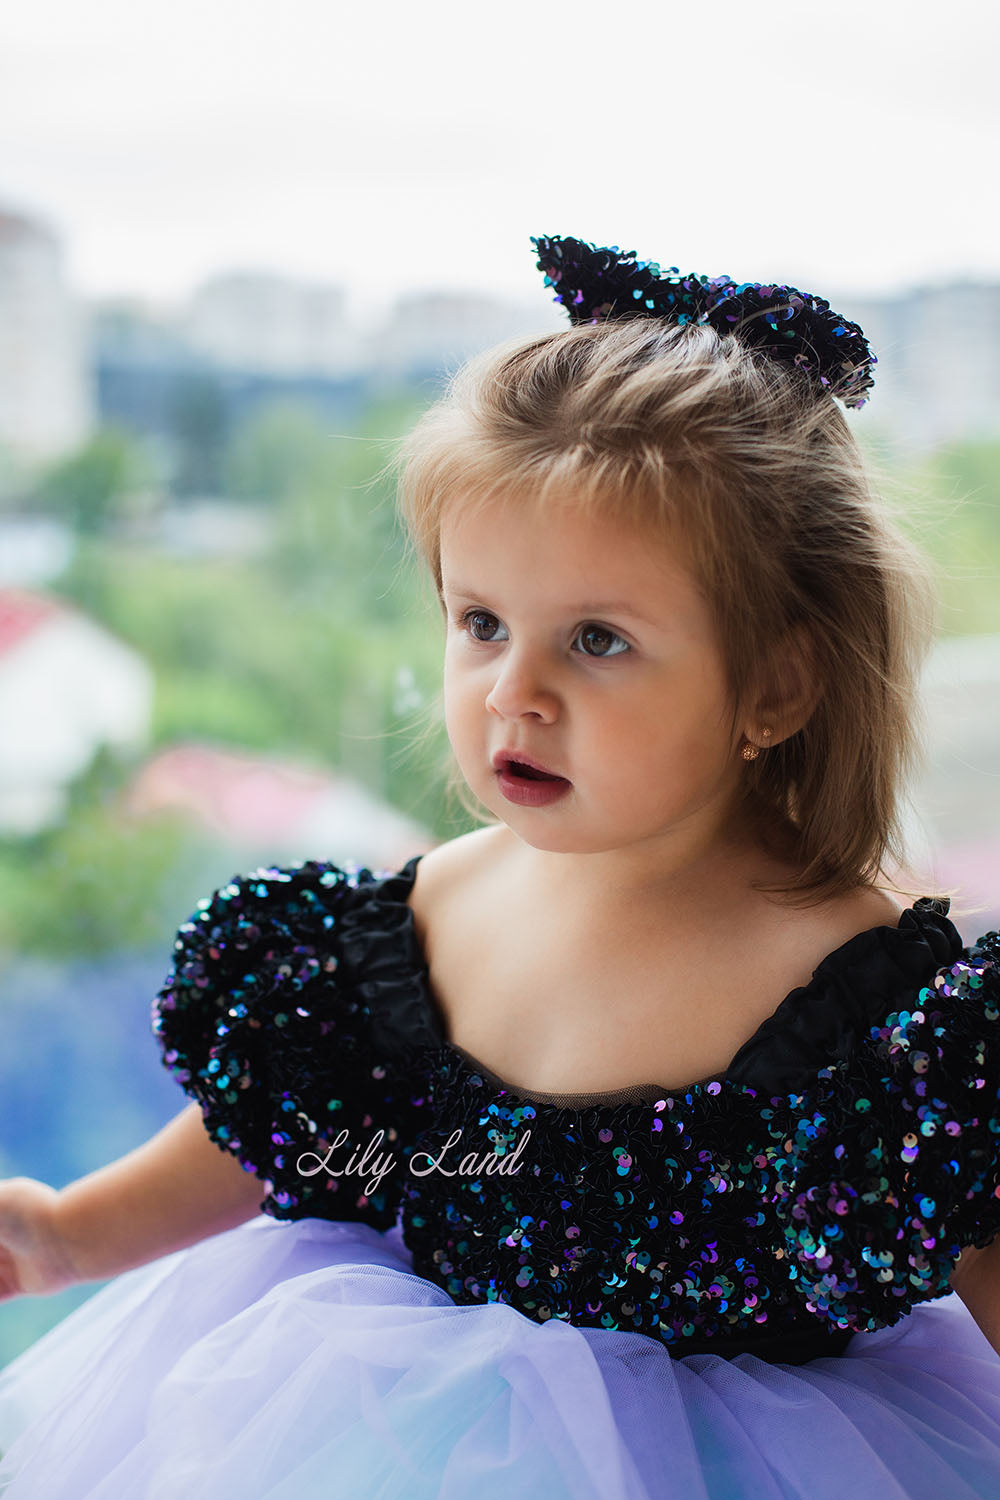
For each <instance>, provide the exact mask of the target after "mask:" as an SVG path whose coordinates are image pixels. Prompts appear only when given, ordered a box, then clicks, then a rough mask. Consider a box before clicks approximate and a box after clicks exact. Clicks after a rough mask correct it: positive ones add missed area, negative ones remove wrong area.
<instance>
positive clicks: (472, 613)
mask: <svg viewBox="0 0 1000 1500" xmlns="http://www.w3.org/2000/svg"><path fill="white" fill-rule="evenodd" d="M483 620H485V621H486V622H487V623H486V626H485V628H486V630H487V631H488V630H489V629H490V622H491V621H492V623H493V625H494V626H496V625H499V624H500V622H499V621H498V620H497V617H496V615H491V614H490V613H489V612H488V610H485V609H469V610H466V612H465V614H464V615H463V616H462V625H463V626H466V627H467V628H468V630H469V634H470V635H471V636H472V639H473V640H474V641H482V642H484V643H489V644H492V643H493V642H494V641H496V640H497V636H495V635H480V634H479V630H478V627H477V625H476V623H475V622H477V621H483ZM500 628H501V630H502V629H503V626H502V625H501V626H500ZM581 637H583V638H585V639H586V640H589V641H590V643H591V644H592V645H593V644H594V643H595V642H596V644H597V646H598V648H600V646H601V645H602V643H605V642H612V641H617V642H618V649H616V650H601V649H598V650H596V651H593V650H590V649H589V648H587V649H585V650H584V652H583V655H584V656H591V657H593V658H594V659H595V660H597V661H602V660H603V659H604V658H605V657H608V656H622V655H623V654H624V653H625V652H627V651H631V649H632V647H631V646H630V645H629V643H628V641H625V640H623V639H622V637H621V636H620V635H616V634H615V632H614V631H613V630H606V629H605V628H604V626H603V625H590V624H588V625H581V626H580V629H579V630H578V631H577V634H576V639H577V640H580V639H581Z"/></svg>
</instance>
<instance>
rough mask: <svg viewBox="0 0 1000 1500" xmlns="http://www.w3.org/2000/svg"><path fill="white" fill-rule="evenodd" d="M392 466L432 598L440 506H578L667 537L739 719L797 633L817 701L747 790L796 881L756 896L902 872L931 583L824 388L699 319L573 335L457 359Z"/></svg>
mask: <svg viewBox="0 0 1000 1500" xmlns="http://www.w3.org/2000/svg"><path fill="white" fill-rule="evenodd" d="M396 466H397V468H398V471H399V483H398V497H399V507H400V513H401V516H402V519H403V522H404V524H405V526H406V529H407V531H408V534H409V539H410V544H411V547H412V548H413V549H414V550H415V552H416V553H417V554H418V555H419V557H420V558H421V559H422V560H423V562H424V564H426V566H427V568H428V569H429V571H430V573H431V576H432V577H433V579H434V582H435V585H436V588H437V590H438V595H439V598H440V590H441V551H440V532H441V520H442V516H443V514H444V512H445V510H446V509H447V508H448V507H449V506H453V505H460V506H463V507H465V506H469V505H475V504H477V503H480V502H483V501H487V500H493V499H497V498H502V499H504V500H506V501H507V502H508V503H511V504H515V505H527V504H531V505H533V506H535V507H538V508H539V509H540V510H541V511H544V508H545V506H546V504H547V503H549V502H550V501H551V500H555V499H563V498H564V497H565V496H566V495H567V494H571V495H572V498H573V502H574V504H576V505H579V506H580V507H592V508H594V509H595V510H596V511H597V512H599V513H603V514H611V515H620V516H622V517H626V518H628V519H630V520H631V519H634V520H638V521H641V522H643V523H645V524H647V525H652V526H653V527H655V528H657V529H662V531H663V533H664V535H665V536H666V535H667V533H670V534H671V535H672V536H673V537H674V538H675V539H677V538H678V537H679V538H680V539H681V540H682V542H683V544H684V547H685V551H686V554H687V560H688V562H689V565H690V566H691V568H692V571H693V573H694V576H695V578H696V580H697V582H698V584H699V586H700V588H701V590H702V592H703V594H704V596H705V598H706V599H707V601H708V602H709V605H710V607H711V609H712V611H713V614H714V619H715V622H716V626H717V632H718V639H719V642H720V647H721V650H722V653H723V657H724V661H725V665H726V671H727V675H728V680H729V684H730V689H731V691H732V695H733V701H734V703H735V702H737V701H738V700H739V698H740V691H739V689H740V685H746V684H749V683H759V682H762V681H764V680H765V679H766V676H767V673H768V668H769V664H770V662H771V659H772V656H773V652H774V647H775V644H776V643H777V642H778V641H779V640H781V639H782V637H783V636H785V634H786V632H788V631H789V630H797V631H799V632H800V633H801V635H803V636H804V639H805V643H806V645H807V648H808V650H807V654H808V657H809V668H810V671H811V672H812V673H813V674H814V680H815V681H816V682H818V684H819V686H820V694H819V698H818V702H817V703H816V706H815V708H814V709H813V712H812V714H811V716H810V717H809V719H808V721H807V722H806V724H805V725H804V726H803V727H802V728H801V729H799V730H798V731H797V732H796V733H794V734H792V735H790V736H789V737H788V738H787V739H785V740H783V741H782V742H781V743H779V744H777V745H775V746H773V748H768V749H766V750H764V751H762V753H761V754H760V755H759V756H758V758H757V759H756V760H753V761H750V762H747V763H746V769H745V787H744V796H745V805H746V808H747V811H748V813H749V815H750V817H751V818H752V820H753V822H754V825H755V827H756V828H757V830H758V831H759V835H760V838H761V841H762V842H763V843H765V844H766V843H767V831H768V829H770V828H774V827H782V828H786V829H787V828H789V827H790V828H791V829H792V830H794V841H795V848H794V864H795V866H796V868H797V869H798V870H799V874H798V875H797V876H796V877H795V878H794V879H793V880H792V881H791V882H787V883H783V884H779V883H775V884H772V885H769V886H765V885H761V886H760V887H759V888H760V889H766V890H771V891H774V892H776V893H781V894H784V895H787V896H789V897H797V898H804V900H805V901H807V902H808V901H809V899H810V898H811V899H813V900H815V901H816V902H818V901H820V900H823V899H825V898H826V897H830V896H834V895H836V894H839V893H842V892H847V891H851V890H854V889H856V888H858V887H861V886H874V885H875V884H876V883H880V881H881V880H884V871H885V865H886V862H887V860H892V861H894V862H895V863H896V864H897V865H898V866H900V867H904V866H905V858H906V856H905V851H904V848H903V830H902V824H901V814H900V808H899V799H900V790H901V786H902V785H903V784H904V783H905V781H906V780H907V779H908V778H909V776H910V774H911V773H912V771H913V770H914V768H915V766H916V763H917V756H918V753H919V734H918V723H919V709H920V701H919V672H920V667H921V665H922V662H923V659H924V656H925V654H926V652H927V650H928V648H929V646H930V644H931V641H932V638H933V626H934V589H933V584H932V576H931V574H930V572H929V569H928V567H927V564H926V563H925V561H924V559H923V557H922V556H921V554H920V552H919V551H918V549H917V548H916V547H915V546H914V545H913V544H912V543H911V542H910V541H909V539H908V538H907V537H906V535H905V533H904V532H903V531H901V530H900V528H899V527H898V525H897V524H896V523H895V521H894V520H893V518H892V516H891V514H890V512H889V510H888V508H887V506H886V504H885V502H884V501H883V500H881V499H880V498H879V497H878V496H877V495H876V494H875V493H874V491H873V486H872V483H871V481H870V479H869V475H868V472H867V469H866V465H865V461H864V458H863V455H862V453H861V451H860V449H859V448H858V445H857V443H856V441H855V439H854V436H853V434H852V432H851V430H850V428H849V426H848V424H847V421H846V419H845V417H844V414H843V412H842V411H841V409H840V407H839V406H838V405H837V404H836V402H835V401H834V400H833V398H832V397H831V396H830V395H829V394H827V393H825V392H823V391H822V390H818V389H817V388H816V387H814V386H813V385H812V384H811V383H810V382H809V381H808V380H807V379H806V378H805V377H804V376H803V375H802V374H801V373H799V372H798V371H796V370H794V369H791V368H789V367H787V366H784V365H781V364H779V363H778V362H776V361H775V360H773V359H770V358H768V356H766V355H765V354H763V353H761V352H760V351H752V350H749V349H747V348H746V346H744V345H743V344H741V343H740V342H739V340H738V339H736V338H733V337H731V336H725V335H720V334H718V333H716V332H715V331H714V330H713V329H711V328H709V327H706V326H703V325H688V326H685V327H680V326H678V325H676V324H669V323H666V322H665V321H663V320H662V319H657V318H633V319H628V320H618V321H613V320H611V321H605V322H602V323H597V324H584V325H581V326H579V327H571V328H568V329H565V330H562V331H559V332H555V333H551V334H546V335H544V336H541V337H531V338H521V339H515V340H509V341H507V342H506V343H504V344H501V345H499V346H498V347H496V348H494V349H490V350H488V351H486V352H485V353H483V354H481V355H478V356H477V357H475V358H474V359H472V360H471V361H469V362H468V363H467V364H466V365H465V366H464V367H463V368H462V369H461V370H459V371H458V372H457V374H455V375H454V376H453V377H452V378H451V380H450V382H449V384H448V387H447V389H446V391H445V393H444V395H443V396H442V397H441V399H439V400H438V401H436V402H435V403H434V404H433V405H432V406H431V407H430V408H429V409H428V410H427V411H426V412H425V413H424V414H423V415H422V417H421V418H420V419H419V420H418V421H417V423H416V425H415V427H414V428H413V429H412V431H411V432H410V433H409V434H408V435H407V436H406V437H405V438H404V439H403V440H402V443H401V445H400V447H399V450H398V453H397V458H396ZM734 722H735V716H734Z"/></svg>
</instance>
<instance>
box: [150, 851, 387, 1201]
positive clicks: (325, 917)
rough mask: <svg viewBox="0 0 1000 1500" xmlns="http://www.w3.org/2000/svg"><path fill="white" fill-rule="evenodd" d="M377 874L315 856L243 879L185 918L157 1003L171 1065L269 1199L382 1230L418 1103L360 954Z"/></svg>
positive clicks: (223, 1145)
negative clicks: (353, 1157) (392, 1051)
mask: <svg viewBox="0 0 1000 1500" xmlns="http://www.w3.org/2000/svg"><path fill="white" fill-rule="evenodd" d="M372 878H373V877H372V875H371V872H370V871H367V870H362V871H361V872H351V871H347V870H345V869H342V868H340V867H338V866H336V865H330V864H325V863H318V862H309V863H306V864H303V865H301V866H295V867H290V868H286V869H266V870H258V871H256V872H254V873H253V874H251V875H247V876H245V877H238V878H234V879H233V880H232V881H231V882H230V884H228V885H226V886H223V887H221V888H220V889H219V890H217V891H216V892H215V893H214V895H213V896H211V897H210V898H208V899H206V900H204V901H201V902H200V903H199V905H198V907H197V909H196V910H195V912H194V914H193V916H192V917H191V919H190V920H189V921H188V922H186V923H185V924H184V925H183V926H182V927H181V928H180V931H179V932H178V934H177V939H176V943H175V945H174V960H173V965H172V968H171V971H170V973H169V975H168V977H167V980H166V982H165V983H164V985H163V987H162V988H161V990H160V991H159V993H158V995H157V997H156V999H155V1000H154V1002H153V1030H154V1033H155V1034H156V1036H157V1039H158V1042H159V1046H160V1050H161V1054H162V1057H161V1060H162V1062H163V1064H164V1066H166V1067H167V1068H168V1069H169V1070H170V1071H171V1072H172V1073H173V1074H174V1076H175V1077H176V1079H177V1081H178V1082H179V1083H180V1084H181V1086H182V1087H183V1089H184V1090H185V1092H186V1093H188V1094H189V1095H190V1096H191V1098H192V1099H195V1100H197V1102H198V1103H199V1104H200V1106H201V1109H202V1114H203V1116H204V1120H205V1126H206V1129H207V1131H208V1133H209V1135H210V1136H211V1138H212V1140H213V1141H214V1142H215V1143H216V1145H218V1146H219V1148H220V1150H225V1151H229V1152H232V1153H233V1154H234V1155H235V1156H236V1157H237V1158H238V1159H239V1161H240V1162H241V1164H242V1165H243V1167H244V1170H246V1171H247V1172H252V1173H254V1174H256V1175H257V1176H258V1177H260V1178H261V1179H262V1181H263V1182H265V1183H266V1184H267V1186H268V1192H267V1195H266V1197H265V1198H264V1201H263V1202H262V1203H261V1211H262V1212H264V1213H267V1214H270V1215H271V1216H272V1217H273V1218H276V1219H298V1218H305V1217H317V1218H327V1219H340V1220H346V1219H354V1220H363V1221H365V1222H367V1223H369V1224H371V1225H373V1226H374V1227H375V1228H377V1229H387V1228H389V1227H390V1226H391V1225H392V1224H393V1223H394V1221H395V1218H396V1212H397V1209H398V1206H399V1200H400V1196H401V1185H400V1184H401V1178H402V1167H401V1163H400V1162H399V1159H398V1158H399V1151H398V1147H399V1144H400V1138H401V1135H405V1134H406V1133H407V1132H408V1131H412V1130H413V1129H414V1128H415V1125H414V1119H413V1115H414V1111H413V1106H412V1103H411V1101H410V1098H409V1094H410V1090H409V1089H408V1087H407V1078H406V1076H405V1074H404V1073H403V1072H402V1071H401V1070H399V1069H394V1068H393V1067H392V1066H390V1065H388V1064H387V1062H386V1061H385V1060H384V1059H383V1058H382V1057H381V1056H380V1055H379V1051H378V1050H377V1048H376V1045H375V1044H374V1041H373V1036H372V1025H371V1013H370V1008H369V1003H368V1000H367V999H366V990H369V989H370V988H371V986H366V985H365V983H364V982H363V975H362V974H359V973H357V972H355V971H354V968H353V967H352V965H351V963H350V961H349V960H350V955H351V950H352V948H357V947H358V944H357V943H356V942H354V941H353V938H356V936H357V933H358V927H359V922H361V921H363V920H364V918H363V913H364V912H365V911H366V910H368V911H370V910H372V909H373V903H372V900H371V891H372V890H373V889H374V887H373V886H372V885H371V884H370V882H371V881H372ZM366 903H367V904H366ZM352 934H353V937H352ZM361 946H362V947H363V944H362V945H361ZM345 1131H346V1132H347V1139H346V1142H345V1141H344V1139H343V1136H342V1134H341V1133H342V1132H345ZM379 1132H382V1134H381V1136H379ZM338 1136H341V1141H342V1144H341V1145H340V1146H339V1147H338V1146H337V1144H336V1143H337V1138H338ZM369 1142H372V1143H373V1147H372V1149H371V1150H370V1151H369V1155H368V1159H367V1164H366V1168H365V1169H363V1170H362V1169H361V1162H360V1157H361V1153H360V1152H359V1153H358V1157H359V1160H358V1161H357V1162H356V1163H355V1169H354V1171H353V1172H352V1173H348V1172H346V1171H344V1170H343V1169H344V1168H345V1167H346V1166H347V1165H349V1158H350V1153H351V1151H352V1150H353V1148H363V1147H365V1146H367V1145H368V1143H369ZM390 1154H391V1155H390ZM389 1159H393V1160H394V1165H393V1167H392V1169H390V1170H386V1171H385V1172H383V1173H382V1174H381V1176H379V1174H378V1167H379V1164H380V1162H381V1163H382V1164H383V1165H384V1163H385V1161H386V1160H389ZM323 1161H325V1162H326V1163H327V1164H328V1166H329V1167H336V1168H337V1169H338V1171H337V1174H336V1175H334V1173H333V1171H331V1170H328V1169H327V1168H326V1167H321V1166H320V1163H322V1162H323ZM365 1187H369V1188H371V1189H372V1191H371V1192H370V1193H368V1194H366V1193H365V1191H364V1189H365Z"/></svg>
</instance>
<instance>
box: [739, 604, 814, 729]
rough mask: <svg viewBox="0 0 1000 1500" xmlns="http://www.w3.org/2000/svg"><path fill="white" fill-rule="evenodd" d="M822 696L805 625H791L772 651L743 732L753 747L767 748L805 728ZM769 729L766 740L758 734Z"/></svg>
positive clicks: (810, 642) (809, 638)
mask: <svg viewBox="0 0 1000 1500" xmlns="http://www.w3.org/2000/svg"><path fill="white" fill-rule="evenodd" d="M821 694H822V684H821V682H820V680H819V677H818V675H817V673H816V670H815V665H814V658H813V652H812V641H811V637H810V635H809V632H808V630H807V629H806V627H805V625H802V624H798V625H792V626H790V627H789V629H788V630H787V631H786V632H785V633H784V635H783V636H782V637H781V638H780V640H779V641H778V643H777V645H776V646H775V647H774V648H773V650H772V652H771V655H770V658H769V660H768V663H767V667H766V669H765V673H764V679H763V686H762V687H761V690H760V691H759V693H758V694H757V698H756V701H755V702H754V703H753V704H752V705H751V707H750V711H749V715H748V721H747V722H746V723H745V724H744V729H743V732H744V734H745V735H746V738H747V739H748V740H751V741H753V743H754V744H755V745H760V744H765V745H766V746H767V747H768V748H770V747H771V746H772V745H777V744H779V743H780V742H781V741H782V740H786V739H788V738H789V737H790V736H791V735H793V734H795V733H796V731H797V730H799V729H801V728H802V727H803V725H805V724H807V723H808V721H809V719H810V717H811V716H812V712H813V709H814V708H815V707H816V704H817V703H818V702H819V699H820V696H821ZM765 728H768V729H770V731H771V733H770V735H768V736H767V738H766V740H765V739H764V738H763V736H762V734H761V731H762V730H763V729H765Z"/></svg>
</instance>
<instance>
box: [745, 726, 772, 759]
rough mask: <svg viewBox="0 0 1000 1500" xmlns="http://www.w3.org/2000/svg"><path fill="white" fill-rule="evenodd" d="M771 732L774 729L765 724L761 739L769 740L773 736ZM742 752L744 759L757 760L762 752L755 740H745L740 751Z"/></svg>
mask: <svg viewBox="0 0 1000 1500" xmlns="http://www.w3.org/2000/svg"><path fill="white" fill-rule="evenodd" d="M771 732H772V731H771V730H770V729H769V728H767V727H766V726H765V727H764V728H763V729H762V730H761V732H760V737H761V739H762V740H769V739H770V738H771ZM765 749H766V746H765ZM740 754H741V755H742V757H743V759H744V760H756V759H757V757H758V755H759V754H760V747H759V746H758V745H755V744H754V743H753V740H744V742H743V748H742V750H741V751H740Z"/></svg>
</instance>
